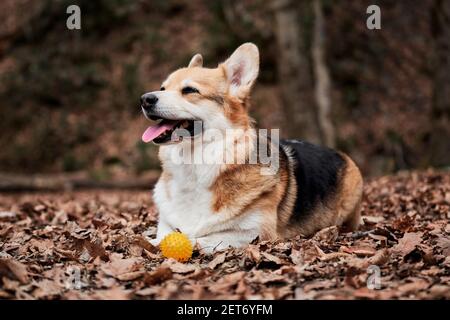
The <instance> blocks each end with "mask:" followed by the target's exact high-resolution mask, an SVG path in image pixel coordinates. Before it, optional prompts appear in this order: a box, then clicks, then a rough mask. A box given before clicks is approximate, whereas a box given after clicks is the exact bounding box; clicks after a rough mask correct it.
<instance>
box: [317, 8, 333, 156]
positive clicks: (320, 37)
mask: <svg viewBox="0 0 450 320" xmlns="http://www.w3.org/2000/svg"><path fill="white" fill-rule="evenodd" d="M313 10H314V35H313V43H312V60H313V67H314V76H315V90H314V92H315V98H316V105H317V120H318V124H319V128H320V136H321V141H322V142H323V143H324V144H325V145H326V146H328V147H331V148H334V147H335V141H336V138H335V133H334V127H333V122H332V121H331V80H330V73H329V71H328V68H327V65H326V61H325V26H324V17H323V12H322V4H321V0H313Z"/></svg>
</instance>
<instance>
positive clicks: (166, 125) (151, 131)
mask: <svg viewBox="0 0 450 320" xmlns="http://www.w3.org/2000/svg"><path fill="white" fill-rule="evenodd" d="M177 122H178V121H174V120H164V121H163V122H162V123H160V124H157V125H156V126H152V127H148V128H147V130H145V132H144V134H143V135H142V141H144V142H150V141H152V140H153V139H155V138H156V137H158V136H160V135H161V134H162V133H164V131H166V130H171V129H172V128H173V127H175V125H176V124H177Z"/></svg>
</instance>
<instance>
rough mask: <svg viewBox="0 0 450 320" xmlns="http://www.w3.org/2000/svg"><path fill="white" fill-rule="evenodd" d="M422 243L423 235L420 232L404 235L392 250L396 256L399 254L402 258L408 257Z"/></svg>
mask: <svg viewBox="0 0 450 320" xmlns="http://www.w3.org/2000/svg"><path fill="white" fill-rule="evenodd" d="M421 242H422V234H421V233H419V232H409V233H405V234H404V235H403V238H401V239H400V240H399V241H398V244H397V245H395V246H394V247H393V248H392V252H393V253H394V254H399V255H401V256H406V255H407V254H408V253H410V252H411V251H413V250H414V249H415V248H416V246H418V245H420V243H421Z"/></svg>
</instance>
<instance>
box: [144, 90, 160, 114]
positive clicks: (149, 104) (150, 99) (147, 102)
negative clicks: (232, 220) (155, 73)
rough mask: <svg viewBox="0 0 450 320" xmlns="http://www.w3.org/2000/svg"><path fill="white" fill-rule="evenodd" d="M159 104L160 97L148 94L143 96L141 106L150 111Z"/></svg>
mask: <svg viewBox="0 0 450 320" xmlns="http://www.w3.org/2000/svg"><path fill="white" fill-rule="evenodd" d="M157 102H158V97H157V96H156V95H154V94H153V93H146V94H144V95H142V96H141V106H142V108H144V110H145V111H149V110H150V109H152V108H154V107H155V105H156V103H157Z"/></svg>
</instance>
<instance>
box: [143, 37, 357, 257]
mask: <svg viewBox="0 0 450 320" xmlns="http://www.w3.org/2000/svg"><path fill="white" fill-rule="evenodd" d="M258 72H259V52H258V48H257V47H256V46H255V45H254V44H252V43H245V44H243V45H241V46H240V47H239V48H237V49H236V51H235V52H234V53H233V54H232V55H231V56H230V57H229V58H228V59H227V60H226V61H225V62H223V63H221V64H219V65H218V67H216V68H204V67H203V58H202V56H201V55H200V54H197V55H195V56H194V57H193V58H192V59H191V61H190V63H189V65H188V66H187V67H185V68H181V69H178V70H176V71H175V72H173V73H172V74H170V75H169V77H168V78H167V79H166V80H165V81H164V82H163V83H162V86H161V88H160V90H158V91H153V92H148V93H146V94H144V95H143V96H142V97H141V108H142V110H143V113H144V115H145V116H146V117H147V118H148V119H150V120H154V121H157V123H156V125H154V126H151V127H149V128H148V129H147V130H146V131H145V132H144V134H143V136H142V139H143V141H144V142H150V141H153V142H154V143H156V144H158V145H159V146H160V148H159V158H160V160H161V163H162V170H163V171H162V174H161V177H160V178H159V180H158V182H157V184H156V185H155V188H154V201H155V204H156V206H157V209H158V211H159V222H158V228H157V235H156V239H153V240H152V243H153V244H154V245H158V244H159V242H160V241H161V240H162V239H163V238H164V236H166V235H167V234H168V233H171V232H173V231H175V230H180V231H181V232H183V233H185V234H186V235H187V236H188V237H189V238H190V239H191V240H192V241H193V242H194V243H196V244H197V245H198V246H199V247H200V249H202V250H203V251H204V252H212V251H213V250H221V249H224V248H227V247H230V246H231V247H242V246H245V245H247V244H248V243H250V242H252V241H253V240H254V239H255V238H257V237H259V239H261V240H275V239H288V238H291V237H295V236H297V235H303V236H308V235H311V234H313V233H315V232H316V231H318V230H320V229H322V228H325V227H328V226H332V225H336V226H340V227H346V228H347V229H348V230H353V229H354V228H356V227H357V226H358V224H359V220H360V205H361V198H362V187H363V180H362V177H361V174H360V171H359V169H358V167H357V166H356V165H355V163H354V162H353V161H352V160H351V159H350V158H349V157H348V156H347V155H345V154H343V153H340V152H337V151H334V150H331V149H328V148H324V147H320V146H316V145H313V144H310V143H307V142H303V141H299V140H281V141H275V139H274V137H273V136H272V135H271V136H270V137H269V136H268V135H267V137H266V139H265V141H262V139H261V137H260V135H259V134H257V132H256V130H255V129H254V126H253V120H252V119H251V118H250V117H249V115H248V109H249V101H250V93H251V89H252V86H253V84H254V83H255V80H256V78H257V76H258ZM261 145H262V146H264V147H263V148H262V149H264V150H266V149H270V150H271V152H270V156H271V159H272V160H274V162H276V163H277V166H273V167H275V170H266V171H264V169H269V165H270V164H269V163H268V162H267V161H265V162H264V163H263V162H262V161H258V159H259V158H261V157H258V156H257V157H256V158H257V161H253V162H252V163H250V161H248V160H249V159H250V158H252V159H255V157H252V155H253V154H254V153H255V151H256V150H261V148H260V147H261ZM269 147H270V148H269ZM181 155H182V156H181ZM186 155H189V157H187V156H186ZM258 155H259V154H258ZM185 156H186V157H185ZM275 158H276V159H275ZM180 159H181V161H180ZM186 159H187V160H186ZM189 159H190V160H189ZM242 160H243V161H242ZM275 160H276V161H275ZM270 169H273V168H270Z"/></svg>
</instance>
